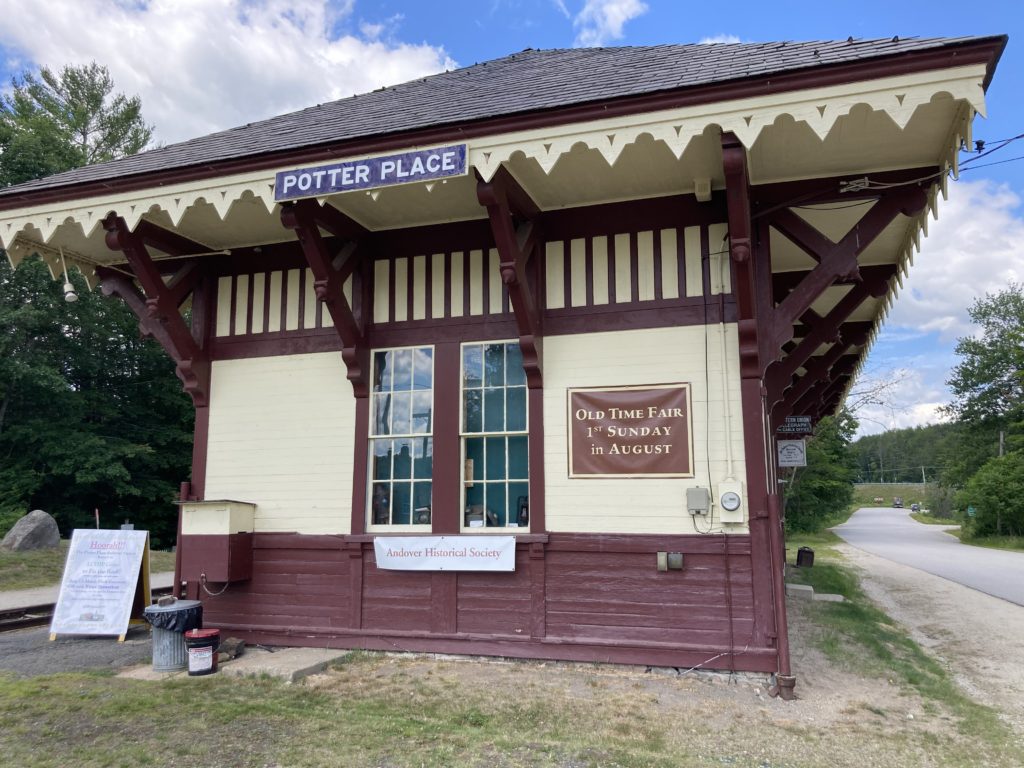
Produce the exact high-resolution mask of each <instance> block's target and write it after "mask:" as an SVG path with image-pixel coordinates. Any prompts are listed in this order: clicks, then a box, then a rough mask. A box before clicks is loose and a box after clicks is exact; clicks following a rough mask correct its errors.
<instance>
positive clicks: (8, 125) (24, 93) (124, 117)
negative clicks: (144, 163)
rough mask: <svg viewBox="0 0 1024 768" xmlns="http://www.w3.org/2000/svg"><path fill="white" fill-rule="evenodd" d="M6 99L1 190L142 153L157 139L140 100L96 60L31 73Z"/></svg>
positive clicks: (0, 135) (0, 115) (0, 128)
mask: <svg viewBox="0 0 1024 768" xmlns="http://www.w3.org/2000/svg"><path fill="white" fill-rule="evenodd" d="M12 85H13V88H12V90H11V92H10V93H8V94H6V95H0V186H6V185H9V184H18V183H20V182H23V181H28V180H29V179H37V178H41V177H43V176H48V175H50V174H53V173H59V172H60V171H66V170H69V169H71V168H76V167H78V166H82V165H89V164H91V163H100V162H105V161H107V160H114V159H117V158H119V157H124V156H125V155H131V154H135V153H136V152H139V151H141V150H142V149H143V148H145V146H146V145H147V144H148V143H149V142H150V139H151V138H152V135H153V129H152V127H151V126H148V125H146V123H145V121H144V120H143V119H142V103H141V101H140V100H139V98H138V97H137V96H133V97H130V98H129V97H127V96H125V95H124V94H120V93H118V94H115V93H113V90H114V81H113V80H112V79H111V77H110V72H109V71H108V70H107V68H106V67H102V66H100V65H98V64H96V63H95V62H93V63H91V64H87V65H85V66H81V67H70V66H68V67H64V68H62V69H61V70H60V72H57V73H54V72H51V71H50V70H49V69H46V68H45V67H44V68H43V69H41V70H40V71H39V74H38V76H37V75H33V74H31V73H25V74H24V75H23V76H22V77H21V79H20V80H17V79H16V80H15V81H14V82H13V84H12Z"/></svg>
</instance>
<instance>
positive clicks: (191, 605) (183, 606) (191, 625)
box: [142, 600, 203, 632]
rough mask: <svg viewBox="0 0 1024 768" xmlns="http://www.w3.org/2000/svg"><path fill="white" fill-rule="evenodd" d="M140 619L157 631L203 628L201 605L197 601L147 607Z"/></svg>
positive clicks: (181, 601) (181, 630)
mask: <svg viewBox="0 0 1024 768" xmlns="http://www.w3.org/2000/svg"><path fill="white" fill-rule="evenodd" d="M142 617H143V618H144V619H145V620H146V621H148V622H149V623H150V624H152V625H153V626H154V627H156V628H157V629H166V630H170V631H172V632H184V631H185V630H188V629H197V628H198V627H201V626H203V604H202V602H201V601H199V600H178V601H176V602H174V603H171V604H170V605H147V606H146V607H145V608H144V609H143V611H142Z"/></svg>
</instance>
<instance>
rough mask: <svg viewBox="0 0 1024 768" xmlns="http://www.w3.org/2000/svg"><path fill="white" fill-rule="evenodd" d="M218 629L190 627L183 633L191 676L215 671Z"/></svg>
mask: <svg viewBox="0 0 1024 768" xmlns="http://www.w3.org/2000/svg"><path fill="white" fill-rule="evenodd" d="M218 646H220V630H219V629H190V630H189V631H188V632H186V633H185V649H186V651H187V653H188V673H189V675H191V676H193V677H194V676H198V675H212V674H213V673H214V672H216V671H217V648H218Z"/></svg>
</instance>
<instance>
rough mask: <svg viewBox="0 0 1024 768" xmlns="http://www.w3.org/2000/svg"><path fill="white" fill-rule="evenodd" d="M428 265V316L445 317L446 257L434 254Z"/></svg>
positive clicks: (446, 300) (446, 309)
mask: <svg viewBox="0 0 1024 768" xmlns="http://www.w3.org/2000/svg"><path fill="white" fill-rule="evenodd" d="M430 261H431V265H430V316H431V317H445V316H446V313H447V311H448V301H449V299H448V296H449V293H448V291H447V288H448V280H447V274H446V272H445V265H446V264H447V261H448V255H447V254H444V253H435V254H434V255H433V256H432V257H431V259H430Z"/></svg>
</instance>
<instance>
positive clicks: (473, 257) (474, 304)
mask: <svg viewBox="0 0 1024 768" xmlns="http://www.w3.org/2000/svg"><path fill="white" fill-rule="evenodd" d="M483 261H484V252H483V251H479V250H473V251H470V252H469V314H470V315H482V314H483V313H484V275H483V268H484V266H483Z"/></svg>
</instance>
